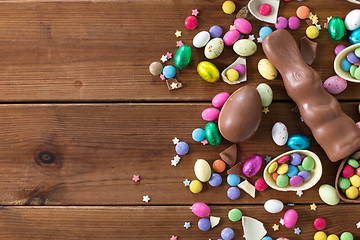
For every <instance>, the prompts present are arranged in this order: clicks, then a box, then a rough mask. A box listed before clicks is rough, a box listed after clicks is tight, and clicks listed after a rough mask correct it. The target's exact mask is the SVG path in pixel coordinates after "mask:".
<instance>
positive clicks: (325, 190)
mask: <svg viewBox="0 0 360 240" xmlns="http://www.w3.org/2000/svg"><path fill="white" fill-rule="evenodd" d="M319 195H320V198H321V200H323V201H324V202H325V203H326V204H328V205H337V204H338V203H339V201H340V199H339V196H338V195H337V194H336V190H335V188H334V187H333V186H331V185H329V184H323V185H321V186H320V188H319Z"/></svg>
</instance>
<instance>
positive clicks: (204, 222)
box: [198, 218, 211, 231]
mask: <svg viewBox="0 0 360 240" xmlns="http://www.w3.org/2000/svg"><path fill="white" fill-rule="evenodd" d="M198 227H199V229H200V230H201V231H207V230H209V229H210V227H211V223H210V220H209V219H207V218H200V220H199V221H198Z"/></svg>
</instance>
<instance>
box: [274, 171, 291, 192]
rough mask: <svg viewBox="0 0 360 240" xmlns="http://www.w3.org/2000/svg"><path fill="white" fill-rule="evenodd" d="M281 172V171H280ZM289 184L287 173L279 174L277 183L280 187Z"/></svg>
mask: <svg viewBox="0 0 360 240" xmlns="http://www.w3.org/2000/svg"><path fill="white" fill-rule="evenodd" d="M278 174H279V173H278ZM288 184H289V177H288V176H287V175H286V174H281V175H278V177H277V178H276V185H277V186H278V187H280V188H284V187H286V186H287V185H288Z"/></svg>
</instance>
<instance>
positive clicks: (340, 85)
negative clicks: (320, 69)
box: [323, 75, 347, 94]
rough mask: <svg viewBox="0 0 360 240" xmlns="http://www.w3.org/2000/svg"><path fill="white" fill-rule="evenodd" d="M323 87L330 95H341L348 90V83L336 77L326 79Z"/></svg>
mask: <svg viewBox="0 0 360 240" xmlns="http://www.w3.org/2000/svg"><path fill="white" fill-rule="evenodd" d="M323 86H324V88H325V90H326V91H327V92H328V93H330V94H339V93H341V92H343V91H344V90H345V89H346V87H347V81H346V80H345V79H342V78H341V77H339V76H337V75H335V76H332V77H329V78H328V79H326V80H325V82H324V84H323Z"/></svg>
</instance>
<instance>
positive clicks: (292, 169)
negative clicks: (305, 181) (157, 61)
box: [286, 165, 302, 186]
mask: <svg viewBox="0 0 360 240" xmlns="http://www.w3.org/2000/svg"><path fill="white" fill-rule="evenodd" d="M298 173H299V169H298V168H297V167H296V166H293V165H289V169H288V171H287V172H286V175H288V177H289V178H292V177H294V176H296V175H297V174H298ZM301 182H302V179H301ZM290 185H291V186H293V185H292V184H291V179H290Z"/></svg>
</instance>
